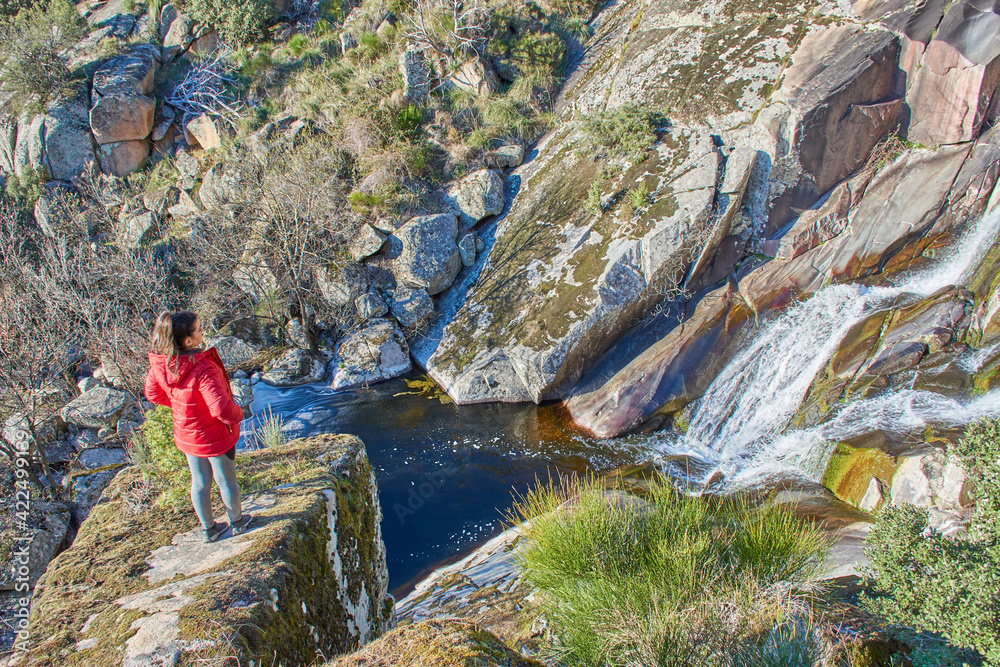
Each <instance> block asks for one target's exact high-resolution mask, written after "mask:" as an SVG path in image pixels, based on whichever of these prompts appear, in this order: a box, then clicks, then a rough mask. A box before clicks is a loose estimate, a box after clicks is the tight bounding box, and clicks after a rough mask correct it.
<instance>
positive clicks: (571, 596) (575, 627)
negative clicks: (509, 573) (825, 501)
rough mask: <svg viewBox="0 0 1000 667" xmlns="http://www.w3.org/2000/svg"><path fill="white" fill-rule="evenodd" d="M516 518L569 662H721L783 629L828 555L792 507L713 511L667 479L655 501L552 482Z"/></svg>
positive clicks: (526, 566) (653, 490)
mask: <svg viewBox="0 0 1000 667" xmlns="http://www.w3.org/2000/svg"><path fill="white" fill-rule="evenodd" d="M567 499H568V501H569V502H568V503H566V505H564V506H562V507H561V508H559V509H557V510H555V511H553V508H554V507H556V506H557V505H559V503H560V502H561V501H563V500H567ZM514 518H515V519H516V520H528V519H530V520H531V523H530V524H529V525H528V526H527V527H526V537H527V540H526V543H525V547H524V549H523V550H522V551H521V552H520V554H519V556H518V562H519V564H520V567H521V569H522V572H523V574H524V576H525V578H526V580H527V581H528V582H529V583H530V584H531V585H533V586H535V587H537V588H538V589H539V590H540V591H541V592H542V595H541V609H540V611H541V613H542V614H543V615H544V616H545V618H547V619H548V621H549V623H550V624H551V628H552V630H553V632H554V634H555V636H556V639H557V644H556V650H557V651H558V652H559V653H560V655H559V658H560V659H561V660H562V661H563V663H564V664H567V665H625V664H663V665H710V664H717V661H718V660H719V659H721V658H720V656H723V655H727V654H729V653H731V652H732V651H733V650H735V649H736V648H737V647H738V646H739V645H740V643H741V642H742V641H743V636H753V635H754V633H755V632H756V633H759V632H760V630H759V628H761V627H774V626H775V625H779V624H780V623H781V622H784V621H783V619H784V618H787V617H786V616H785V615H786V614H787V613H789V609H790V607H791V605H792V601H793V600H794V599H796V595H795V594H794V593H790V592H789V587H790V586H792V587H794V586H796V585H800V584H805V583H806V582H808V581H809V580H810V578H811V577H812V575H813V574H814V573H815V571H816V567H817V566H818V564H819V561H820V559H821V558H822V555H823V553H824V551H825V549H826V541H825V539H824V537H823V535H822V533H821V531H820V530H819V529H818V528H816V527H814V526H812V525H811V524H809V523H807V522H804V521H802V520H800V519H797V518H796V517H795V516H794V515H792V514H791V513H790V512H788V511H787V510H784V509H781V508H778V507H775V506H773V505H764V506H761V507H751V506H750V505H749V504H747V503H742V502H724V503H722V504H721V505H720V506H718V507H715V508H713V507H710V505H709V504H708V502H706V501H704V500H702V499H699V498H689V497H686V496H682V495H680V494H678V493H677V492H676V491H675V490H674V489H673V488H672V487H671V486H670V485H669V483H667V482H665V481H654V482H653V483H652V484H651V486H650V491H649V498H648V502H643V501H640V500H638V499H636V498H634V497H631V496H626V495H625V494H621V493H607V492H604V491H602V490H601V488H600V486H599V485H598V484H597V483H595V482H577V483H574V484H570V485H569V486H568V487H563V488H561V489H560V488H556V487H554V486H552V485H549V486H548V487H541V488H540V489H538V490H536V491H535V492H533V493H531V494H529V495H528V496H527V497H526V498H524V499H522V500H521V501H519V502H518V503H517V505H516V508H515V516H514ZM779 589H780V590H783V591H784V594H783V595H784V597H782V598H781V601H778V596H777V595H776V593H775V591H777V590H779Z"/></svg>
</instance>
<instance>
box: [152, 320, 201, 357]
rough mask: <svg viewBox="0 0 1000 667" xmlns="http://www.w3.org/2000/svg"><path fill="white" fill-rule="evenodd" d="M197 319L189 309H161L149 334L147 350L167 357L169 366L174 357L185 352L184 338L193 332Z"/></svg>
mask: <svg viewBox="0 0 1000 667" xmlns="http://www.w3.org/2000/svg"><path fill="white" fill-rule="evenodd" d="M197 320H198V316H197V315H196V314H194V313H192V312H189V311H180V312H177V313H172V312H170V311H169V310H165V311H163V312H162V313H160V316H159V317H157V318H156V323H155V324H154V325H153V333H151V334H150V335H149V351H150V352H152V353H153V354H162V355H163V356H165V357H167V368H169V367H170V364H171V362H173V361H174V359H176V358H177V357H178V356H180V355H181V354H183V353H184V352H186V350H185V349H184V339H185V338H187V337H188V336H190V335H191V334H193V333H194V325H195V322H197Z"/></svg>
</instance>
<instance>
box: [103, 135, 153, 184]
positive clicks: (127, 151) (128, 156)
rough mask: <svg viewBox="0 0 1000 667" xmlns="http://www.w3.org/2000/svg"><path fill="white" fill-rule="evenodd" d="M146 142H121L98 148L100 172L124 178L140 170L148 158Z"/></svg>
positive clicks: (147, 143) (148, 146)
mask: <svg viewBox="0 0 1000 667" xmlns="http://www.w3.org/2000/svg"><path fill="white" fill-rule="evenodd" d="M149 150H150V143H149V142H148V141H122V142H120V143H114V144H104V145H102V146H100V153H99V155H100V160H101V170H102V171H103V172H104V173H105V174H110V175H112V176H117V177H119V178H124V177H125V176H128V175H129V174H131V173H132V172H134V171H136V170H138V169H140V168H141V167H142V166H143V165H144V164H145V163H146V158H148V157H149Z"/></svg>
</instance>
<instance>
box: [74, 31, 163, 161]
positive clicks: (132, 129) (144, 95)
mask: <svg viewBox="0 0 1000 667" xmlns="http://www.w3.org/2000/svg"><path fill="white" fill-rule="evenodd" d="M158 66H159V54H158V53H156V51H155V49H151V48H137V49H134V50H133V52H132V53H130V54H128V55H124V56H118V57H117V58H112V59H111V60H109V61H108V62H107V63H105V64H104V65H102V66H101V67H100V69H98V70H97V72H96V73H95V74H94V79H93V85H92V86H91V103H92V106H91V109H90V127H91V130H92V131H93V133H94V139H95V140H96V141H97V143H98V144H100V145H104V144H113V143H118V142H122V141H137V140H141V139H146V138H147V137H149V135H150V133H151V132H152V131H153V114H154V112H155V111H156V100H155V99H153V98H152V97H149V93H150V92H151V91H152V89H153V79H154V77H155V76H156V70H157V68H158Z"/></svg>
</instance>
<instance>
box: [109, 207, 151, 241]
mask: <svg viewBox="0 0 1000 667" xmlns="http://www.w3.org/2000/svg"><path fill="white" fill-rule="evenodd" d="M158 229H159V221H158V220H157V217H156V214H155V213H152V212H151V211H146V212H145V213H140V214H139V215H136V216H132V217H129V218H128V219H127V220H126V221H125V223H124V224H123V225H122V228H121V232H120V233H119V235H118V242H119V243H120V244H121V245H122V246H123V247H125V248H139V247H141V246H143V245H146V244H147V243H149V242H150V241H151V240H152V239H153V238H154V237H155V234H156V232H157V231H158Z"/></svg>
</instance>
